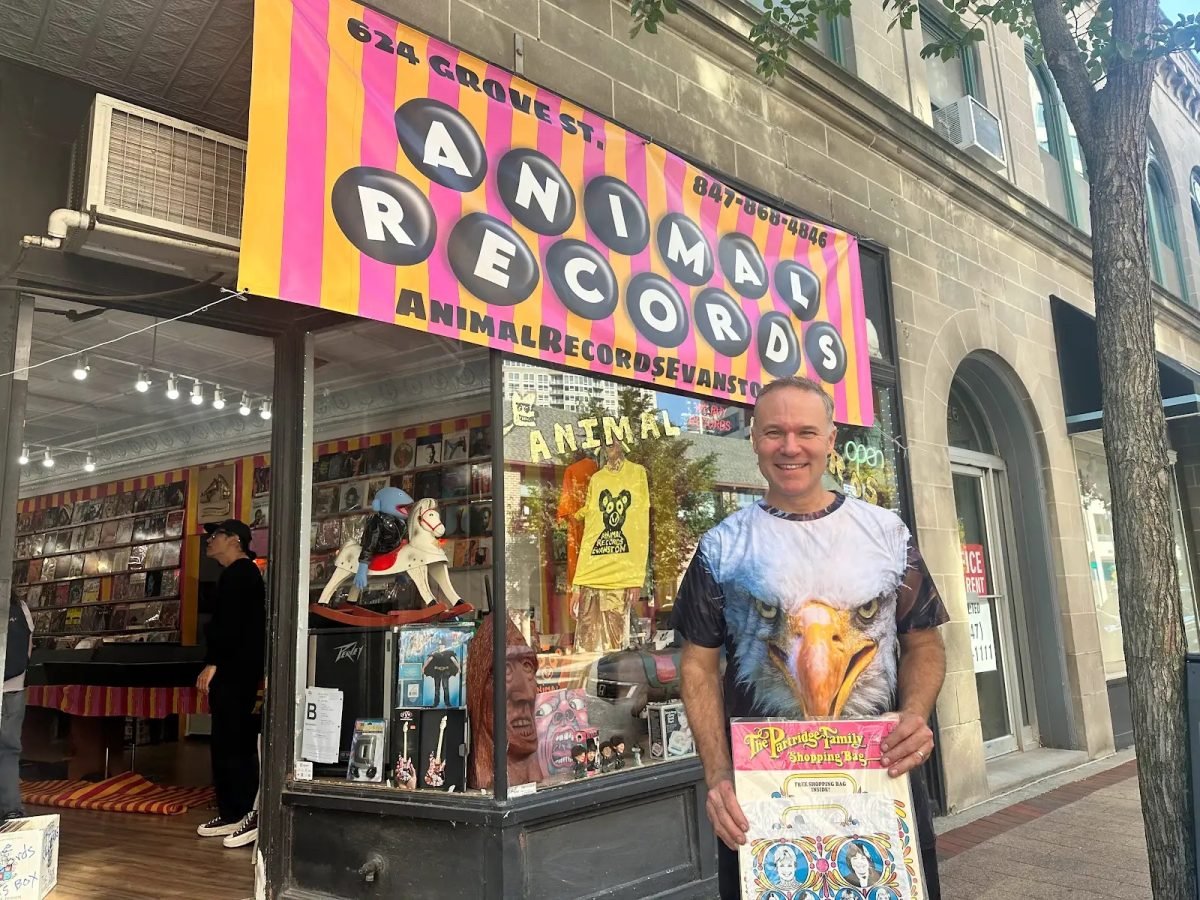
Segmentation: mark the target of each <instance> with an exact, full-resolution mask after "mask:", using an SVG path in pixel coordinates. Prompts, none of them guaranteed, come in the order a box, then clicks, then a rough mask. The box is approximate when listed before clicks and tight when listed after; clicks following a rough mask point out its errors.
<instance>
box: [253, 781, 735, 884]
mask: <svg viewBox="0 0 1200 900" xmlns="http://www.w3.org/2000/svg"><path fill="white" fill-rule="evenodd" d="M704 795H705V789H704V780H703V776H702V773H701V769H700V766H699V763H698V762H696V761H692V762H690V763H686V764H679V765H663V766H654V767H646V768H645V769H643V770H642V771H635V772H630V773H624V774H623V775H622V776H615V777H606V778H603V779H594V780H591V781H588V782H583V783H580V784H573V785H570V786H566V787H561V788H557V789H553V790H546V791H540V792H538V793H537V794H533V795H530V796H526V797H520V798H517V799H514V800H511V801H509V802H507V803H496V802H494V801H491V800H486V799H482V798H480V799H476V798H463V797H459V798H457V801H458V802H457V803H451V802H450V799H451V798H449V797H448V796H443V795H430V794H429V793H428V792H424V793H420V794H405V793H401V792H395V791H388V792H384V791H383V790H382V789H381V791H380V792H379V795H378V796H377V797H376V796H374V795H368V796H364V795H363V794H362V793H361V792H356V791H353V790H351V789H348V788H342V787H341V786H338V785H327V784H320V783H316V782H314V783H311V784H293V785H292V786H291V787H290V788H289V789H288V790H287V791H286V792H285V793H284V797H283V803H284V819H285V823H286V824H285V833H286V834H287V836H288V839H285V841H284V845H285V846H286V847H287V848H288V850H289V859H288V864H287V872H288V876H289V877H288V885H287V887H286V889H285V890H283V891H280V892H277V894H276V895H277V896H280V897H285V898H296V900H299V898H306V897H315V896H321V897H331V896H332V897H339V898H342V897H344V898H371V897H380V898H382V897H388V898H393V897H403V898H405V900H424V898H430V900H435V898H436V900H449V898H464V900H466V898H503V900H572V898H583V897H595V896H598V895H602V896H604V897H606V898H607V897H611V898H614V900H619V898H629V900H645V898H648V897H662V898H681V900H682V898H692V897H704V898H711V897H714V896H715V895H716V844H715V841H716V838H715V837H714V835H713V833H712V829H711V827H710V826H709V824H708V818H707V816H706V815H705V812H704Z"/></svg>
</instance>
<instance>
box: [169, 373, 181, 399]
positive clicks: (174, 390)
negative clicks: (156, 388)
mask: <svg viewBox="0 0 1200 900" xmlns="http://www.w3.org/2000/svg"><path fill="white" fill-rule="evenodd" d="M167 399H168V400H178V399H179V385H178V384H177V383H176V381H175V373H174V372H172V373H171V374H170V375H168V376H167Z"/></svg>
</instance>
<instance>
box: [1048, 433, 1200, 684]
mask: <svg viewBox="0 0 1200 900" xmlns="http://www.w3.org/2000/svg"><path fill="white" fill-rule="evenodd" d="M1072 441H1073V442H1074V444H1075V464H1076V467H1077V468H1078V470H1079V492H1080V499H1081V502H1082V504H1083V519H1084V531H1085V533H1086V535H1087V546H1088V555H1089V556H1090V557H1091V560H1090V563H1091V575H1092V577H1091V583H1092V596H1093V599H1094V600H1095V603H1096V618H1097V622H1098V624H1099V627H1100V653H1101V656H1102V658H1103V660H1104V674H1105V677H1106V678H1108V679H1109V680H1112V679H1114V678H1122V677H1124V676H1125V674H1126V670H1125V647H1124V644H1123V643H1122V637H1121V615H1120V597H1119V595H1118V592H1117V562H1116V553H1115V550H1114V547H1113V536H1112V492H1111V489H1110V487H1109V482H1108V462H1107V460H1106V458H1105V455H1104V444H1103V443H1102V441H1101V439H1100V438H1099V437H1098V436H1094V435H1091V434H1086V435H1075V436H1074V437H1073V438H1072ZM1171 509H1172V528H1173V531H1174V535H1175V559H1176V563H1177V564H1178V566H1179V592H1180V595H1181V599H1182V601H1183V624H1184V633H1185V636H1186V638H1187V643H1188V649H1190V650H1196V649H1197V648H1200V621H1198V619H1197V608H1196V596H1195V591H1194V589H1193V584H1192V578H1191V567H1190V565H1189V563H1188V552H1187V544H1186V539H1185V537H1184V532H1183V518H1182V512H1181V510H1180V506H1179V496H1178V492H1177V491H1176V488H1175V481H1174V479H1173V478H1172V480H1171Z"/></svg>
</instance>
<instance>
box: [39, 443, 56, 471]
mask: <svg viewBox="0 0 1200 900" xmlns="http://www.w3.org/2000/svg"><path fill="white" fill-rule="evenodd" d="M42 465H43V466H45V467H46V468H47V469H53V468H54V457H53V456H51V455H50V448H49V447H47V448H46V453H45V455H43V456H42Z"/></svg>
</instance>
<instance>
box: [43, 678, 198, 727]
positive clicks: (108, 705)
mask: <svg viewBox="0 0 1200 900" xmlns="http://www.w3.org/2000/svg"><path fill="white" fill-rule="evenodd" d="M25 703H26V705H28V706H41V707H46V708H48V709H57V710H58V711H59V712H65V713H70V714H71V715H73V716H92V717H102V716H134V717H136V718H139V719H165V718H166V717H167V716H170V715H196V714H198V713H206V712H208V698H207V697H205V696H204V695H203V694H201V693H200V692H199V691H198V690H196V689H195V688H194V687H103V686H99V685H90V684H34V685H30V686H28V687H27V688H26V689H25Z"/></svg>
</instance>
